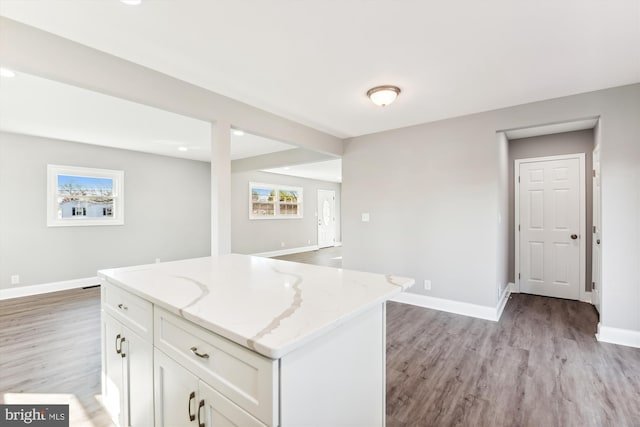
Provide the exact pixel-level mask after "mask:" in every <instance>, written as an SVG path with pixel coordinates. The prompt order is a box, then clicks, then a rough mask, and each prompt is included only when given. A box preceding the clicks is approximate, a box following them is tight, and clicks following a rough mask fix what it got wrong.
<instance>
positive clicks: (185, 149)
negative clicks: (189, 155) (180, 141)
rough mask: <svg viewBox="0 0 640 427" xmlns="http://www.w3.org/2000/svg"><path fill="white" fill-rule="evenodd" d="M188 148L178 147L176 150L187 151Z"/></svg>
mask: <svg viewBox="0 0 640 427" xmlns="http://www.w3.org/2000/svg"><path fill="white" fill-rule="evenodd" d="M187 150H189V149H188V148H187V147H178V151H187Z"/></svg>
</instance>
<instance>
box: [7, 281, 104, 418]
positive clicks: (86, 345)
mask: <svg viewBox="0 0 640 427" xmlns="http://www.w3.org/2000/svg"><path fill="white" fill-rule="evenodd" d="M100 363H101V360H100V288H90V289H86V290H83V289H74V290H70V291H63V292H54V293H49V294H45V295H39V296H33V297H24V298H15V299H10V300H4V301H0V402H2V403H25V404H33V403H42V404H55V403H63V404H64V403H68V404H69V410H70V414H69V416H70V421H71V422H70V425H72V426H91V427H102V426H112V425H113V424H112V423H111V419H110V417H109V416H108V414H107V413H106V411H105V410H104V409H103V407H102V405H101V403H100V392H101V391H100Z"/></svg>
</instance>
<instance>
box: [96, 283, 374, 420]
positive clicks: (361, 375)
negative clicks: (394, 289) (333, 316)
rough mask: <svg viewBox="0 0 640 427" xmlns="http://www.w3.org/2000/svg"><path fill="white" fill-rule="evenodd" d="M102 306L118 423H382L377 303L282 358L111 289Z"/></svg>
mask: <svg viewBox="0 0 640 427" xmlns="http://www.w3.org/2000/svg"><path fill="white" fill-rule="evenodd" d="M102 307H103V317H102V323H103V328H102V334H103V337H102V349H103V397H104V401H105V403H106V405H107V407H108V409H109V411H110V413H111V414H112V415H113V417H114V421H115V422H116V424H117V425H118V426H120V427H124V426H127V427H130V426H134V427H145V426H157V427H228V426H238V427H299V426H331V427H353V426H367V427H370V426H371V427H377V426H384V423H385V352H384V349H385V324H386V322H385V305H384V302H380V303H379V304H376V305H375V306H372V307H371V308H369V309H368V310H366V311H364V312H362V313H360V314H358V315H357V316H354V317H352V318H350V319H348V320H346V321H343V322H342V323H340V324H338V325H336V326H335V327H333V328H331V329H330V330H328V331H325V332H324V333H318V334H317V336H315V337H313V339H308V340H307V341H305V343H304V344H303V345H300V346H298V347H297V348H295V349H294V350H292V351H288V352H286V353H285V354H284V355H283V356H282V357H281V358H280V359H271V358H269V357H266V356H264V355H262V354H259V353H257V352H256V351H252V350H251V349H250V347H251V345H249V344H247V345H242V344H239V343H238V342H233V341H231V340H229V339H227V338H224V337H222V336H220V335H218V334H216V333H214V332H212V331H211V330H210V329H207V328H204V327H202V326H201V325H199V324H196V323H194V322H192V321H191V320H188V319H187V318H185V317H183V316H180V315H179V314H178V313H180V310H179V309H177V308H175V307H172V306H171V305H169V304H164V305H163V306H160V305H154V304H152V303H151V302H150V301H148V300H146V299H143V298H140V297H138V296H136V295H134V294H132V293H130V292H128V291H125V290H124V289H123V288H121V287H120V286H116V285H113V284H111V283H105V284H104V286H103V300H102ZM238 321H239V322H241V321H242V319H238Z"/></svg>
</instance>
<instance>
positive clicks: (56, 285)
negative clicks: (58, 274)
mask: <svg viewBox="0 0 640 427" xmlns="http://www.w3.org/2000/svg"><path fill="white" fill-rule="evenodd" d="M99 284H100V279H98V278H97V277H85V278H82V279H73V280H64V281H62V282H51V283H42V284H39V285H30V286H15V287H12V288H6V289H0V301H1V300H7V299H12V298H20V297H27V296H31V295H40V294H46V293H49V292H57V291H66V290H67V289H77V288H84V287H87V286H95V285H99Z"/></svg>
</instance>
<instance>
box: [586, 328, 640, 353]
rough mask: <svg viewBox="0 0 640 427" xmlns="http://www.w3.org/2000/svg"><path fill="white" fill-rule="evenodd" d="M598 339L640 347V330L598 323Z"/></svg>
mask: <svg viewBox="0 0 640 427" xmlns="http://www.w3.org/2000/svg"><path fill="white" fill-rule="evenodd" d="M596 339H597V340H598V341H601V342H607V343H610V344H619V345H626V346H627V347H636V348H640V331H634V330H632V329H620V328H611V327H609V326H602V324H601V323H598V333H596Z"/></svg>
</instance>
